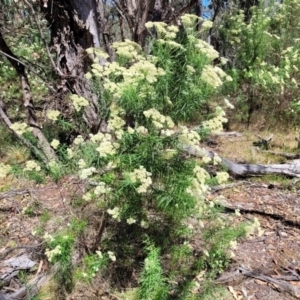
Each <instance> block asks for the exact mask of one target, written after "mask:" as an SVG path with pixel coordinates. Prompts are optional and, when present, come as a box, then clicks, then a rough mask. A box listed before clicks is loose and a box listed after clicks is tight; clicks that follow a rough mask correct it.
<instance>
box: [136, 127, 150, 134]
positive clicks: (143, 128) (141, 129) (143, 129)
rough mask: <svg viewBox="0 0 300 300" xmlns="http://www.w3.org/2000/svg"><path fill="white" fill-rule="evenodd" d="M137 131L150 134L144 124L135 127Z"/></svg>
mask: <svg viewBox="0 0 300 300" xmlns="http://www.w3.org/2000/svg"><path fill="white" fill-rule="evenodd" d="M135 131H136V133H138V134H140V135H147V134H148V129H147V128H146V127H144V126H138V127H137V128H136V129H135Z"/></svg>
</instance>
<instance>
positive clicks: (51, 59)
mask: <svg viewBox="0 0 300 300" xmlns="http://www.w3.org/2000/svg"><path fill="white" fill-rule="evenodd" d="M24 2H25V3H26V5H27V6H28V7H29V8H30V10H31V13H32V15H33V19H34V21H35V24H36V26H37V28H38V30H39V33H40V36H41V39H42V41H43V43H44V46H45V48H46V51H47V55H48V57H49V59H50V62H51V64H52V67H53V68H54V70H56V71H57V74H58V75H59V76H63V73H62V72H61V70H60V69H59V68H58V67H57V66H56V65H55V63H54V60H53V58H52V56H51V53H50V50H49V47H48V45H47V42H46V39H45V37H44V34H43V31H42V29H41V26H40V22H39V20H38V17H37V16H36V12H35V10H34V9H33V7H32V5H31V4H30V3H29V2H28V1H27V0H24Z"/></svg>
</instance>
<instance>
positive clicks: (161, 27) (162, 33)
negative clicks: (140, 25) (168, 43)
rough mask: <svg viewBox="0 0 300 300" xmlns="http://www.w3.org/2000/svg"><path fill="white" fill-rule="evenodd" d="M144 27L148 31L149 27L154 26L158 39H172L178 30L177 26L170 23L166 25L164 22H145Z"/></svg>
mask: <svg viewBox="0 0 300 300" xmlns="http://www.w3.org/2000/svg"><path fill="white" fill-rule="evenodd" d="M145 26H146V28H147V29H148V30H149V31H150V33H151V29H152V28H155V29H156V33H157V35H158V38H159V39H161V40H162V39H164V40H172V39H175V38H176V34H177V32H178V31H179V29H178V27H177V26H174V25H170V26H168V25H167V24H166V23H164V22H147V23H146V24H145Z"/></svg>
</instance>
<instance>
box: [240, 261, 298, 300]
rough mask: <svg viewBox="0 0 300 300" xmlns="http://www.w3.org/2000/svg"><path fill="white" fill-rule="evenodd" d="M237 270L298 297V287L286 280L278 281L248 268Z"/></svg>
mask: <svg viewBox="0 0 300 300" xmlns="http://www.w3.org/2000/svg"><path fill="white" fill-rule="evenodd" d="M238 270H239V272H240V273H241V274H243V275H245V276H248V277H252V278H256V279H259V280H262V281H265V282H269V283H272V284H273V285H274V286H275V287H276V288H277V289H279V290H280V291H281V292H287V293H289V294H290V295H292V296H293V297H296V298H297V299H300V288H298V287H297V286H295V285H292V284H290V283H288V282H283V281H279V280H277V279H274V278H272V277H269V276H265V275H263V274H260V273H258V272H256V271H252V270H248V269H246V268H244V267H239V268H238Z"/></svg>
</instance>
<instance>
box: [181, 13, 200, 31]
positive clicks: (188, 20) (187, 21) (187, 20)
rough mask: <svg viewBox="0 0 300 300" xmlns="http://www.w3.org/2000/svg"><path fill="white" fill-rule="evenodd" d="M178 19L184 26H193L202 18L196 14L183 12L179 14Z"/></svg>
mask: <svg viewBox="0 0 300 300" xmlns="http://www.w3.org/2000/svg"><path fill="white" fill-rule="evenodd" d="M180 20H181V22H182V24H183V26H184V27H185V28H193V27H194V26H195V25H196V22H198V23H199V22H200V21H202V20H203V19H202V18H199V17H198V16H196V15H192V14H184V15H183V16H181V18H180Z"/></svg>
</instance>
